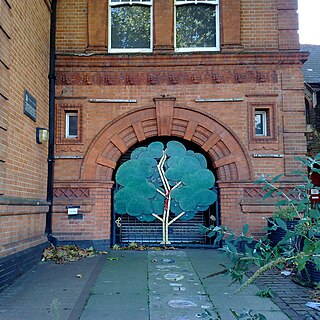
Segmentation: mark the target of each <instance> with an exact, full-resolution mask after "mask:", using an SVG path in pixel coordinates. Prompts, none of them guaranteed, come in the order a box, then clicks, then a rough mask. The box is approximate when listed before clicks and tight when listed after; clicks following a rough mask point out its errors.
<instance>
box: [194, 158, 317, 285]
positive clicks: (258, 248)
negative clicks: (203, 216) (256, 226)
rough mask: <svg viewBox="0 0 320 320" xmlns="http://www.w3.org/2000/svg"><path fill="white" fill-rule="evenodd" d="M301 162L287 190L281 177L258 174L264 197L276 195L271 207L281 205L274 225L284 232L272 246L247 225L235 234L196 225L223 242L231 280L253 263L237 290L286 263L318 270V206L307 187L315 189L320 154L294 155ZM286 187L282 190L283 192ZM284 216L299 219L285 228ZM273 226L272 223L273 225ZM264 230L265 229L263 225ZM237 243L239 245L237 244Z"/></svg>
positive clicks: (227, 270) (242, 273) (235, 279)
mask: <svg viewBox="0 0 320 320" xmlns="http://www.w3.org/2000/svg"><path fill="white" fill-rule="evenodd" d="M296 159H297V160H298V161H300V163H301V164H302V168H303V170H301V171H294V172H292V174H293V175H294V176H295V177H297V178H298V179H297V181H298V183H297V185H295V186H294V188H292V190H291V191H289V192H288V191H287V190H286V189H283V188H281V178H282V177H283V175H277V176H276V177H274V178H269V177H265V176H262V177H261V178H260V179H259V180H258V181H257V183H259V184H261V185H262V190H263V191H265V195H264V198H265V199H267V198H272V199H274V198H277V199H279V200H278V201H276V202H275V204H274V205H275V207H277V208H279V207H284V208H286V210H285V211H284V210H283V209H282V211H281V213H280V211H278V213H277V215H278V216H277V217H276V219H275V222H274V223H275V225H276V226H277V227H280V228H282V229H284V230H285V231H286V233H285V236H284V238H283V239H282V240H281V241H280V242H279V243H277V244H276V245H275V246H274V247H272V246H270V243H269V240H268V238H267V237H266V236H265V237H262V238H261V239H255V238H254V237H253V236H252V235H250V234H249V233H248V231H249V225H245V226H244V227H243V230H242V233H241V234H240V235H236V234H235V233H234V232H233V231H232V230H231V229H230V228H228V227H225V226H210V227H209V228H207V227H205V226H200V231H201V232H202V233H204V234H206V235H207V236H209V237H215V242H216V243H219V242H220V241H223V246H222V249H223V250H224V251H225V252H226V253H227V254H228V256H229V257H230V258H231V265H230V266H225V270H224V271H225V272H226V273H229V274H230V275H231V278H232V280H233V281H240V282H241V281H242V280H243V277H244V275H245V273H246V272H247V271H248V270H249V269H250V268H251V267H252V266H253V265H255V266H257V267H258V269H257V271H256V272H255V273H254V274H253V276H252V277H250V278H249V279H248V280H247V281H246V282H245V283H243V284H242V286H241V287H240V289H239V290H242V289H243V288H244V287H246V286H247V285H249V284H251V283H253V282H254V281H255V280H256V279H257V278H258V277H259V276H261V275H262V274H264V273H265V272H266V271H268V270H270V269H272V268H275V267H279V268H283V267H284V266H286V265H287V264H288V263H293V264H294V265H296V266H297V268H298V271H299V272H300V271H302V270H304V269H305V267H306V263H310V262H311V263H313V264H314V265H315V267H316V269H318V270H320V238H319V234H320V212H319V206H318V205H315V204H314V203H313V202H312V201H311V198H310V197H311V190H312V189H318V190H319V188H318V187H316V186H314V184H313V183H312V180H311V176H312V174H315V173H317V174H320V169H319V167H320V153H319V154H317V155H316V156H315V158H310V157H308V158H301V157H297V158H296ZM284 190H286V191H284ZM288 216H289V217H290V218H291V217H293V216H296V217H298V218H300V221H299V222H298V224H297V226H296V227H295V229H294V230H289V229H288V228H287V225H286V223H285V220H287V218H288ZM273 227H274V226H273ZM266 229H267V231H268V228H266ZM240 243H241V246H240V245H239V244H240Z"/></svg>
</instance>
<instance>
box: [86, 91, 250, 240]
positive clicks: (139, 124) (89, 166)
mask: <svg viewBox="0 0 320 320" xmlns="http://www.w3.org/2000/svg"><path fill="white" fill-rule="evenodd" d="M175 100H176V99H175V98H170V97H164V98H155V99H154V102H155V105H152V106H149V107H143V108H135V109H134V110H132V111H130V112H128V113H126V114H123V115H121V116H119V117H118V118H116V119H115V120H113V121H112V122H111V123H109V124H108V125H106V126H105V127H104V128H103V129H102V130H101V131H100V133H99V134H98V135H96V137H95V138H94V139H93V141H92V143H91V144H90V146H89V147H88V149H87V152H86V154H85V157H84V160H83V162H82V166H81V173H80V181H83V182H85V183H86V184H90V186H91V188H90V190H91V191H90V192H91V195H93V197H92V200H93V201H94V203H95V204H94V206H93V208H92V212H91V214H92V217H93V219H95V220H94V223H95V225H96V230H97V231H95V233H97V234H98V235H99V238H103V239H106V240H107V239H110V241H111V242H112V236H111V231H112V221H113V218H112V214H113V213H112V203H111V201H112V189H113V187H114V174H115V170H116V169H117V167H118V164H119V161H120V159H121V158H122V157H123V155H125V154H126V153H127V152H128V150H130V148H135V147H136V146H138V145H139V144H141V143H144V142H145V141H149V140H150V139H166V138H165V137H170V138H171V139H181V141H183V142H184V143H190V144H191V145H192V147H193V148H198V150H200V151H201V153H202V154H203V155H205V156H206V157H207V159H208V163H210V165H211V167H212V168H213V171H214V174H215V176H216V180H217V185H218V187H219V189H220V192H221V197H220V210H221V219H222V223H225V222H227V223H228V222H229V221H232V220H234V218H235V217H237V219H238V220H239V219H241V217H242V215H241V207H240V199H241V197H242V194H243V183H246V182H250V181H252V168H251V162H250V159H249V156H248V153H247V150H246V148H245V147H244V146H243V145H242V142H240V141H241V139H239V138H238V137H237V135H236V134H234V133H233V131H232V130H231V129H230V128H228V126H226V125H225V124H223V123H222V122H221V121H219V120H218V119H216V118H215V117H213V116H212V115H210V114H207V113H205V112H203V111H201V110H197V109H194V108H189V107H186V106H181V105H177V104H176V101H175ZM230 210H232V213H231V211H230ZM223 219H225V220H223Z"/></svg>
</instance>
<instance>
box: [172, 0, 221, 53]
mask: <svg viewBox="0 0 320 320" xmlns="http://www.w3.org/2000/svg"><path fill="white" fill-rule="evenodd" d="M219 1H220V0H174V48H175V51H176V52H194V51H220V13H219V12H220V9H219ZM187 4H210V5H213V6H215V8H216V44H217V45H216V46H215V47H193V48H177V33H176V23H177V6H181V5H187Z"/></svg>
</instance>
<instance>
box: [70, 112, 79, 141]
mask: <svg viewBox="0 0 320 320" xmlns="http://www.w3.org/2000/svg"><path fill="white" fill-rule="evenodd" d="M68 119H69V132H68V136H71V137H77V136H78V116H77V115H69V117H68Z"/></svg>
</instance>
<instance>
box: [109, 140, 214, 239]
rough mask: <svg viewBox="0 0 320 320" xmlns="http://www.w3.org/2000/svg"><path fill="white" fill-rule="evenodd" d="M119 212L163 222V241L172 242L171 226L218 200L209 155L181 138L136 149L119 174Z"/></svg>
mask: <svg viewBox="0 0 320 320" xmlns="http://www.w3.org/2000/svg"><path fill="white" fill-rule="evenodd" d="M116 182H117V183H118V184H119V186H120V188H119V190H118V191H117V192H116V194H115V197H114V202H115V203H114V208H115V211H116V212H117V213H118V214H129V215H131V216H134V217H136V218H137V219H138V220H140V221H146V222H151V221H153V220H155V219H158V220H160V221H161V223H162V242H161V243H162V244H170V241H169V231H168V230H169V226H170V225H171V224H172V223H174V222H175V221H176V220H178V219H181V220H190V219H192V218H194V216H195V215H196V214H197V212H199V211H205V210H207V209H208V208H209V206H210V205H211V204H213V203H214V202H215V201H216V200H217V193H216V191H215V189H214V185H215V177H214V175H213V173H212V172H211V171H210V170H208V169H207V161H206V158H205V157H204V156H203V155H202V154H200V153H195V152H193V151H191V150H186V148H185V146H184V145H183V144H182V143H180V142H178V141H169V142H168V143H167V144H166V146H165V145H164V144H163V143H162V142H159V141H156V142H152V143H150V144H149V145H148V147H140V148H137V149H135V150H134V151H133V152H132V154H131V156H130V160H128V161H126V162H125V163H123V164H122V165H121V166H120V167H119V169H118V171H117V174H116Z"/></svg>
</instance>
